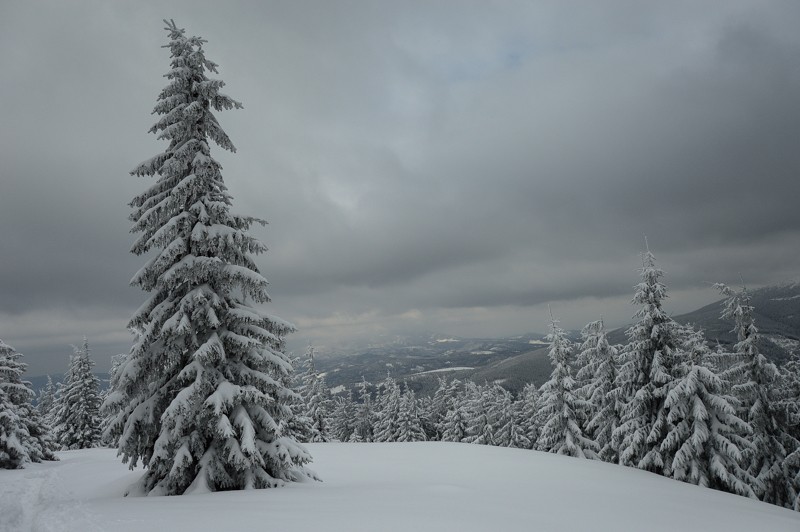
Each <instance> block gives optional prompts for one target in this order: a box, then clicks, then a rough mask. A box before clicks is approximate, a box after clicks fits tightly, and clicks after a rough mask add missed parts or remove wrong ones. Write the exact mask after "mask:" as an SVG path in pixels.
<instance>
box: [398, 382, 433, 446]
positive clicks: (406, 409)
mask: <svg viewBox="0 0 800 532" xmlns="http://www.w3.org/2000/svg"><path fill="white" fill-rule="evenodd" d="M425 440H427V438H426V436H425V431H424V430H423V429H422V420H421V419H420V417H419V412H418V411H417V396H416V394H415V393H414V391H413V390H411V389H410V388H409V387H408V385H406V386H405V391H404V392H403V395H402V396H401V397H400V408H399V409H398V412H397V435H396V436H395V439H394V441H398V442H412V441H425Z"/></svg>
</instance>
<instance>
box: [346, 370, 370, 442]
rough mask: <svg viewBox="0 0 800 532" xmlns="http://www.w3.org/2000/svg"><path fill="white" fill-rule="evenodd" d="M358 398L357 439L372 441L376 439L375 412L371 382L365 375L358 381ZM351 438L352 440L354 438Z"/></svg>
mask: <svg viewBox="0 0 800 532" xmlns="http://www.w3.org/2000/svg"><path fill="white" fill-rule="evenodd" d="M358 399H359V403H358V404H357V405H356V409H355V410H356V412H355V418H356V419H355V428H354V431H353V433H354V434H355V437H354V438H355V440H356V441H360V442H371V441H373V439H374V436H373V432H374V428H375V412H374V411H373V402H372V395H371V394H370V391H369V383H368V382H367V380H366V379H364V378H363V377H362V378H361V382H360V383H358ZM354 438H353V437H351V438H350V440H351V441H353V440H354Z"/></svg>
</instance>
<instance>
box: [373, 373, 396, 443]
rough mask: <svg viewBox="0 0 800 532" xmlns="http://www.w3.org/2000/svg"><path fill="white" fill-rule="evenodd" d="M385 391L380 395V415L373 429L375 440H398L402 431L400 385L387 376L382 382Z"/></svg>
mask: <svg viewBox="0 0 800 532" xmlns="http://www.w3.org/2000/svg"><path fill="white" fill-rule="evenodd" d="M381 386H382V387H383V391H382V393H381V395H380V397H379V405H378V417H377V421H376V422H375V428H374V430H373V437H374V441H376V442H391V441H397V435H398V433H399V431H400V400H401V399H402V392H401V390H400V386H399V385H398V384H397V381H395V380H394V379H393V378H392V377H390V376H387V377H386V379H385V380H384V381H383V383H382V384H381Z"/></svg>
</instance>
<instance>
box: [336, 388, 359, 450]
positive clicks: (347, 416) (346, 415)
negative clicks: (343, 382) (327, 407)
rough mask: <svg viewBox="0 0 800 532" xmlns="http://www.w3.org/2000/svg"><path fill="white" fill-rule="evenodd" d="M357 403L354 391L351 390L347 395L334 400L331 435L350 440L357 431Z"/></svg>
mask: <svg viewBox="0 0 800 532" xmlns="http://www.w3.org/2000/svg"><path fill="white" fill-rule="evenodd" d="M355 426H356V419H355V405H354V404H353V392H352V391H350V392H349V393H348V394H347V396H345V397H341V396H340V397H336V398H335V399H334V400H333V410H332V411H331V431H330V432H331V437H332V439H334V440H338V441H350V437H351V436H352V435H353V433H354V432H355Z"/></svg>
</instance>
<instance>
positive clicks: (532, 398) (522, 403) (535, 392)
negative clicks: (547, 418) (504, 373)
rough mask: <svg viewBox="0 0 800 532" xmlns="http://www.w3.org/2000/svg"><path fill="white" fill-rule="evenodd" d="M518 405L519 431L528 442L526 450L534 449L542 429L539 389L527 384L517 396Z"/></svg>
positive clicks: (530, 383)
mask: <svg viewBox="0 0 800 532" xmlns="http://www.w3.org/2000/svg"><path fill="white" fill-rule="evenodd" d="M517 403H519V409H520V412H519V415H520V421H519V425H520V430H521V431H522V433H523V434H524V435H525V438H527V440H528V442H529V443H528V447H526V448H527V449H535V448H536V442H537V441H538V440H539V432H540V430H541V428H542V419H541V415H540V408H539V406H540V403H541V394H540V393H539V388H537V387H536V385H535V384H533V383H532V382H529V383H528V384H526V385H525V386H524V387H523V388H522V391H521V392H520V394H519V398H518V399H517Z"/></svg>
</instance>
